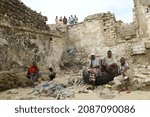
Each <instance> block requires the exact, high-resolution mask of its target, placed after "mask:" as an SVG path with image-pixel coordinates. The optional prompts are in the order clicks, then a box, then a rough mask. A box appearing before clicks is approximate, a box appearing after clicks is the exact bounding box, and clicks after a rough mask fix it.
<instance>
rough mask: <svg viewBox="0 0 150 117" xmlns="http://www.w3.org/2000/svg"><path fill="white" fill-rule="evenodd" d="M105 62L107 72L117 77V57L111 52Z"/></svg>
mask: <svg viewBox="0 0 150 117" xmlns="http://www.w3.org/2000/svg"><path fill="white" fill-rule="evenodd" d="M104 61H105V70H106V71H107V72H108V73H110V74H112V75H113V76H117V75H118V74H117V73H118V65H117V61H116V59H115V57H114V56H113V55H112V52H111V51H110V50H109V51H108V52H107V57H105V58H104Z"/></svg>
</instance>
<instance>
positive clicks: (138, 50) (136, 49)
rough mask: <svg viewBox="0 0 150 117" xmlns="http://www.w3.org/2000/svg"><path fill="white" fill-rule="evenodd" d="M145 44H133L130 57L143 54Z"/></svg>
mask: <svg viewBox="0 0 150 117" xmlns="http://www.w3.org/2000/svg"><path fill="white" fill-rule="evenodd" d="M145 50H146V49H145V44H144V42H138V43H134V44H133V45H132V50H131V51H132V55H137V54H145Z"/></svg>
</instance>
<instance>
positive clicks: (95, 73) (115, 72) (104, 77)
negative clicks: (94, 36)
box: [27, 50, 132, 90]
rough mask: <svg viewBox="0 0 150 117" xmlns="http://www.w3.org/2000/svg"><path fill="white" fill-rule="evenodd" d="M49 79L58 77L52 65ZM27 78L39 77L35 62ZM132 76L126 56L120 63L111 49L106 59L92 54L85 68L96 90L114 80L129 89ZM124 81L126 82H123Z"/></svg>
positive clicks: (84, 77)
mask: <svg viewBox="0 0 150 117" xmlns="http://www.w3.org/2000/svg"><path fill="white" fill-rule="evenodd" d="M48 76H49V80H53V79H54V78H55V77H56V72H55V71H54V70H53V68H52V67H50V68H49V75H48ZM27 78H28V79H30V81H31V82H32V83H34V82H36V81H37V80H38V78H39V69H38V67H37V65H36V63H35V62H33V64H32V65H31V66H30V67H29V68H28V71H27ZM130 78H132V72H131V70H130V68H129V65H128V63H127V62H126V60H125V58H124V57H121V58H120V64H119V65H117V61H116V59H115V57H114V56H113V54H112V52H111V51H110V50H109V51H108V52H107V56H106V57H105V58H104V59H99V58H97V57H96V56H95V54H94V53H92V54H91V55H90V65H89V66H88V67H87V68H84V70H83V80H84V82H85V83H87V84H91V85H92V87H91V90H94V89H95V87H96V86H97V85H103V84H107V83H109V82H110V81H114V83H115V84H116V85H118V87H119V89H120V90H128V83H129V79H130ZM123 82H124V84H123Z"/></svg>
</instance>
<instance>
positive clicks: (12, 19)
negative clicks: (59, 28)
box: [0, 0, 49, 31]
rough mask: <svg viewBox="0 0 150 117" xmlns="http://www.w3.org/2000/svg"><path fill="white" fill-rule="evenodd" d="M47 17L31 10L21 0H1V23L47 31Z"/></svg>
mask: <svg viewBox="0 0 150 117" xmlns="http://www.w3.org/2000/svg"><path fill="white" fill-rule="evenodd" d="M46 21H47V18H46V17H43V16H42V15H41V14H40V13H37V12H36V11H33V10H31V9H30V8H29V7H27V6H25V5H24V4H23V3H22V2H20V1H19V0H1V1H0V24H1V25H11V26H15V27H21V28H28V29H32V30H40V31H47V30H48V29H49V28H48V26H47V25H46Z"/></svg>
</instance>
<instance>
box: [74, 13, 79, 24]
mask: <svg viewBox="0 0 150 117" xmlns="http://www.w3.org/2000/svg"><path fill="white" fill-rule="evenodd" d="M74 23H75V24H76V23H78V18H77V16H76V15H75V16H74Z"/></svg>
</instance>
